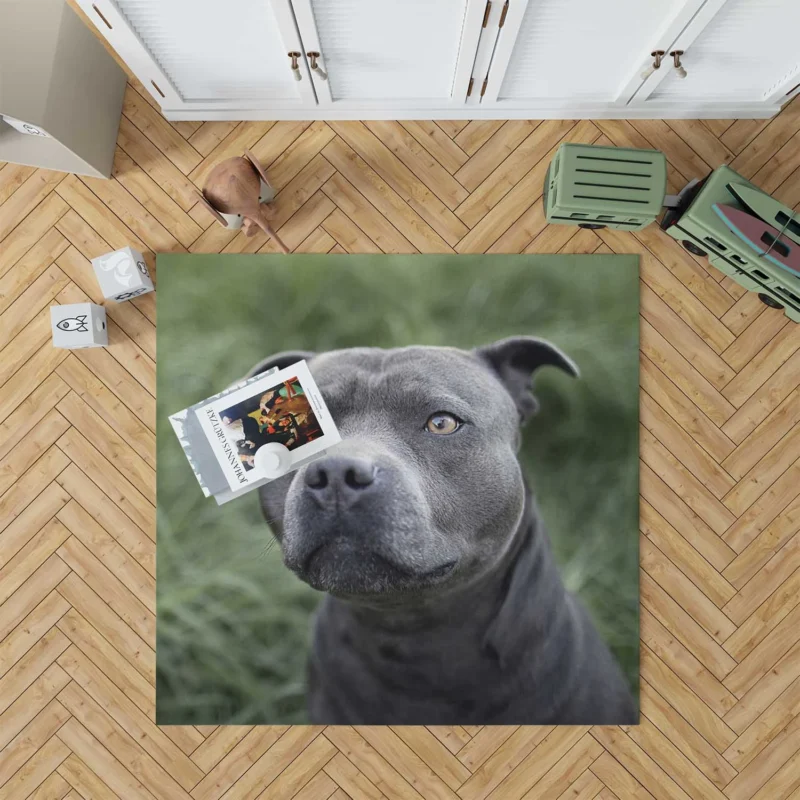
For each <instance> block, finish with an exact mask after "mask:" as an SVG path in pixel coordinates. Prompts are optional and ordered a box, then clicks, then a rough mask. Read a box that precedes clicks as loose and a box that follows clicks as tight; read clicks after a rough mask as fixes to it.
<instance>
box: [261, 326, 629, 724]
mask: <svg viewBox="0 0 800 800" xmlns="http://www.w3.org/2000/svg"><path fill="white" fill-rule="evenodd" d="M301 359H307V360H308V362H309V366H310V369H311V372H312V374H313V375H314V379H315V380H316V382H317V384H318V386H319V388H320V391H321V392H322V395H323V397H324V398H325V400H326V402H327V404H328V408H329V410H330V412H331V414H332V416H333V418H334V420H335V421H336V424H337V426H338V428H339V431H340V433H341V435H342V442H341V443H340V444H339V445H337V446H336V447H335V448H334V449H333V450H332V451H331V452H330V454H329V455H327V456H325V457H323V458H322V459H319V460H317V461H314V462H312V463H310V464H309V465H307V466H306V467H305V468H303V469H300V470H298V471H297V472H294V473H292V474H290V475H287V476H285V477H283V478H281V479H279V480H276V481H273V482H271V483H268V484H267V485H265V486H264V487H262V488H261V490H260V497H261V506H262V509H263V512H264V514H265V516H266V518H267V519H268V520H269V521H270V522H271V524H272V527H273V530H274V532H275V535H276V536H277V538H278V540H279V542H280V546H281V549H282V552H283V558H284V562H285V563H286V565H287V566H288V567H289V568H290V569H291V570H292V571H293V572H295V573H296V574H297V575H298V576H299V577H300V578H301V579H302V580H304V581H305V582H306V583H308V584H310V585H311V586H313V587H314V588H315V589H319V590H321V591H324V592H326V593H327V594H326V597H325V599H324V600H323V602H322V604H321V606H320V608H319V611H318V613H317V617H316V623H315V632H314V644H313V650H312V653H311V657H310V665H309V693H308V697H309V715H310V719H311V721H312V722H313V723H319V724H334V725H337V724H338V725H341V724H349V725H387V724H392V725H422V724H427V725H454V724H461V725H464V724H473V725H507V724H527V725H540V724H541V725H544V724H549V725H552V724H571V725H578V724H580V725H591V724H635V723H636V722H638V715H637V711H636V706H635V703H634V701H633V698H632V696H631V694H630V692H629V690H628V687H627V684H626V681H625V679H624V678H623V676H622V673H621V671H620V669H619V667H618V665H617V663H616V662H615V660H614V658H613V656H612V655H611V653H610V651H609V650H608V648H607V647H606V645H605V644H604V642H603V641H602V639H601V638H600V636H599V634H598V633H597V630H596V629H595V627H594V625H593V624H592V622H591V620H590V618H589V616H588V614H587V612H586V610H585V609H584V608H583V606H582V605H581V604H580V602H579V601H578V599H577V598H576V597H575V596H573V595H572V594H570V593H569V592H567V591H566V589H565V588H564V585H563V583H562V581H561V578H560V575H559V573H558V570H557V568H556V565H555V562H554V561H553V558H552V556H551V552H550V546H549V541H548V537H547V534H546V532H545V530H544V527H543V525H542V522H541V519H540V518H539V516H538V514H537V511H536V507H535V504H534V501H533V499H532V497H531V494H530V492H529V490H528V488H527V485H526V482H525V479H524V476H523V475H522V471H521V468H520V465H519V462H518V460H517V455H516V454H517V450H518V447H519V444H520V438H521V433H520V425H521V423H522V422H524V421H525V420H526V419H528V417H529V416H530V415H531V414H532V413H533V412H534V411H535V410H536V401H535V399H534V397H533V395H532V393H531V383H532V377H533V375H534V373H535V372H536V370H538V369H539V367H542V366H546V365H550V366H554V367H558V368H560V369H562V370H564V371H566V372H567V373H569V374H570V375H573V376H577V374H578V370H577V367H576V366H575V365H574V364H573V363H572V361H571V360H570V359H569V358H568V357H567V356H566V355H564V354H563V353H562V352H560V351H559V350H558V349H557V348H556V347H554V346H553V345H551V344H549V343H547V342H545V341H542V340H539V339H534V338H531V337H515V338H511V339H506V340H503V341H500V342H497V343H495V344H492V345H489V346H487V347H482V348H479V349H477V350H474V351H465V350H458V349H455V348H446V347H403V348H399V349H396V350H381V349H377V348H353V349H347V350H337V351H331V352H326V353H322V354H313V353H304V352H293V353H281V354H278V355H275V356H272V357H271V358H268V359H266V360H264V361H263V362H261V363H260V364H258V365H257V366H256V367H254V368H253V370H251V373H250V374H251V375H254V374H257V373H259V372H263V371H265V370H267V369H269V368H271V367H273V366H278V367H281V368H282V367H286V366H289V365H290V364H293V363H295V362H297V361H299V360H301Z"/></svg>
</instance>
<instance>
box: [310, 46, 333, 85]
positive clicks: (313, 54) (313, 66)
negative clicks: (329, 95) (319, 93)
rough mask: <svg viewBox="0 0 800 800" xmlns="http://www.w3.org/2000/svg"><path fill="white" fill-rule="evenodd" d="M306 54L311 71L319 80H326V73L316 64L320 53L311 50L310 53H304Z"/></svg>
mask: <svg viewBox="0 0 800 800" xmlns="http://www.w3.org/2000/svg"><path fill="white" fill-rule="evenodd" d="M306 55H307V56H308V59H309V61H310V62H311V71H312V72H313V73H315V74H316V75H317V76H318V77H319V79H320V80H321V81H326V80H328V73H327V72H325V70H324V69H322V67H320V66H319V65H318V64H317V59H318V58H321V56H320V54H319V53H317V52H314V51H312V52H310V53H306Z"/></svg>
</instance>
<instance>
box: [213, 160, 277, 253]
mask: <svg viewBox="0 0 800 800" xmlns="http://www.w3.org/2000/svg"><path fill="white" fill-rule="evenodd" d="M262 181H263V183H264V184H266V185H267V186H268V187H269V181H268V180H267V175H266V173H265V172H264V170H263V169H262V168H261V165H260V164H259V163H258V160H257V159H256V158H255V156H253V154H252V153H251V152H250V151H249V150H245V151H244V155H243V156H234V157H233V158H226V159H225V160H224V161H220V163H219V164H217V166H216V167H214V169H212V170H211V172H210V173H209V175H208V178H207V179H206V183H205V186H204V187H203V192H202V194H200V199H201V200H202V201H203V204H204V205H205V207H206V208H207V209H208V210H209V211H210V212H211V214H212V215H213V216H214V218H215V219H216V220H217V221H218V222H219V223H221V224H222V225H224V226H225V227H226V228H238V227H240V226H241V227H242V228H243V229H244V232H245V236H254V235H255V232H256V229H257V228H261V230H263V231H264V233H266V234H267V236H271V237H272V238H273V239H274V241H275V243H276V244H277V245H278V247H280V249H281V250H282V251H283V252H284V253H288V252H289V248H288V247H287V246H286V245H285V244H284V243H283V241H281V238H280V237H279V236H278V234H277V233H275V230H274V229H273V227H272V225H270V222H269V218H270V212H269V211H268V207H267V206H266V205H264V204H263V202H262V199H263V198H262V197H261V186H262ZM226 217H227V219H226Z"/></svg>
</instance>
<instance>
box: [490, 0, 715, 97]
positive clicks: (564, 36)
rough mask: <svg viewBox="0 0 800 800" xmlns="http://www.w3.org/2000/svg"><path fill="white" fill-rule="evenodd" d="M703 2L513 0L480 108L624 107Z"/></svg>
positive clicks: (658, 0)
mask: <svg viewBox="0 0 800 800" xmlns="http://www.w3.org/2000/svg"><path fill="white" fill-rule="evenodd" d="M702 3H703V0H614V1H613V2H601V1H600V0H510V4H509V10H508V15H507V19H506V24H505V25H504V26H503V28H502V30H501V31H500V35H499V37H498V40H497V46H496V48H495V53H494V57H493V59H492V63H491V66H490V69H489V74H488V81H487V87H486V91H485V94H484V97H483V101H482V105H484V106H485V105H489V104H491V105H497V106H500V107H507V108H509V109H510V108H519V107H530V108H532V109H536V108H537V107H539V108H544V109H548V110H551V111H553V110H558V109H559V108H561V107H564V108H569V109H570V110H571V112H572V113H574V110H575V109H576V108H580V107H586V108H589V109H602V108H607V107H609V106H611V105H615V104H617V105H624V104H625V102H627V100H628V99H629V96H631V95H632V94H633V93H634V91H635V90H636V89H637V88H638V86H640V85H641V83H642V80H641V78H640V77H639V75H640V73H641V71H642V69H643V68H644V67H645V66H646V64H647V61H648V58H649V53H650V52H651V51H652V50H656V49H659V42H660V41H663V40H665V39H668V38H670V37H672V38H674V37H675V35H676V34H677V33H678V32H679V31H680V30H681V29H682V28H683V27H684V26H685V24H686V22H687V21H688V20H689V19H691V17H692V15H693V14H694V13H695V12H696V10H697V8H698V7H699V6H701V5H702Z"/></svg>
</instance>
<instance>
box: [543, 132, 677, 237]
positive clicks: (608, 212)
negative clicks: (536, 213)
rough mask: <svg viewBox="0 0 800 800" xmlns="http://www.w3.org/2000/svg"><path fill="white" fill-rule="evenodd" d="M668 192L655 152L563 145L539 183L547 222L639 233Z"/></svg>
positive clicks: (658, 154) (661, 158) (660, 157)
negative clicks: (542, 188) (542, 189)
mask: <svg viewBox="0 0 800 800" xmlns="http://www.w3.org/2000/svg"><path fill="white" fill-rule="evenodd" d="M666 189H667V160H666V158H665V157H664V154H663V153H662V152H660V151H659V150H634V149H628V148H622V147H601V146H599V145H591V144H562V145H561V147H559V148H558V151H557V152H556V155H555V157H554V158H553V160H552V161H551V162H550V166H549V167H548V170H547V175H546V177H545V181H544V207H545V215H546V217H547V221H548V222H555V223H560V224H562V225H578V226H579V227H581V228H606V227H608V228H617V229H619V230H627V231H638V230H641V229H642V228H644V227H645V226H647V225H649V224H650V223H651V222H655V219H656V217H657V216H658V215H659V213H661V207H662V205H663V203H664V195H665V193H666Z"/></svg>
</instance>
